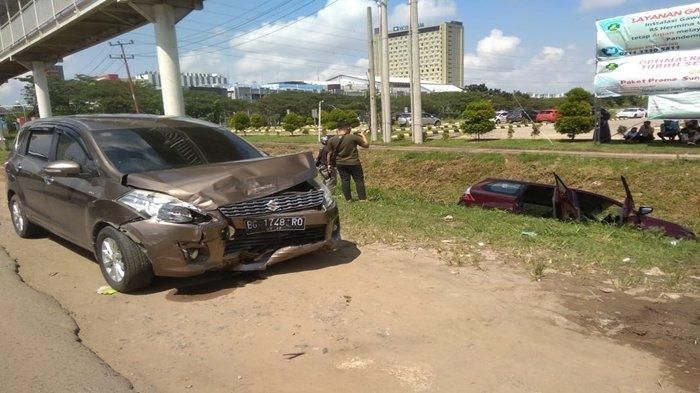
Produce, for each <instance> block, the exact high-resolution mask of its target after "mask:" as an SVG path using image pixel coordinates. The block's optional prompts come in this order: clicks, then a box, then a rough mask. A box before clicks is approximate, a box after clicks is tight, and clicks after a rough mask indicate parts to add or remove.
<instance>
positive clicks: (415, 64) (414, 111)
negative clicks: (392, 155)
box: [409, 0, 423, 144]
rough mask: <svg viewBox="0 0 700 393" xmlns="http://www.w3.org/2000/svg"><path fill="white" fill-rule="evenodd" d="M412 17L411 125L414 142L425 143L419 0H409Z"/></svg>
mask: <svg viewBox="0 0 700 393" xmlns="http://www.w3.org/2000/svg"><path fill="white" fill-rule="evenodd" d="M409 5H410V17H411V25H410V26H411V27H410V30H411V35H410V37H411V42H410V44H409V45H410V46H411V59H410V62H411V97H412V98H413V99H412V100H411V117H412V121H411V123H412V124H411V125H412V128H413V143H416V144H421V143H423V105H422V102H421V84H420V45H419V36H418V35H419V30H418V0H409Z"/></svg>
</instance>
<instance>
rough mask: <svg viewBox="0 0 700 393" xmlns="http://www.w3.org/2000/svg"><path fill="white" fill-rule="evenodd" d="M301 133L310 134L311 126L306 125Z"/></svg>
mask: <svg viewBox="0 0 700 393" xmlns="http://www.w3.org/2000/svg"><path fill="white" fill-rule="evenodd" d="M301 133H302V134H304V135H309V127H304V128H302V129H301Z"/></svg>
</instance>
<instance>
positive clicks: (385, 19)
mask: <svg viewBox="0 0 700 393" xmlns="http://www.w3.org/2000/svg"><path fill="white" fill-rule="evenodd" d="M388 2H389V0H377V4H378V5H379V15H380V18H381V27H380V30H381V33H382V47H381V49H382V51H381V57H382V136H383V138H384V143H389V142H391V98H390V97H389V95H390V94H391V90H390V86H389V16H388V14H387V3H388Z"/></svg>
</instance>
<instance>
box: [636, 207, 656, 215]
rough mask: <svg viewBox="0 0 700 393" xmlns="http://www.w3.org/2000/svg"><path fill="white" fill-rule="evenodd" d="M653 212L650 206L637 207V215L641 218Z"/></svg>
mask: <svg viewBox="0 0 700 393" xmlns="http://www.w3.org/2000/svg"><path fill="white" fill-rule="evenodd" d="M653 211H654V208H653V207H651V206H640V207H639V215H641V216H646V215H648V214H651V212H653Z"/></svg>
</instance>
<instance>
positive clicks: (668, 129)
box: [656, 120, 680, 142]
mask: <svg viewBox="0 0 700 393" xmlns="http://www.w3.org/2000/svg"><path fill="white" fill-rule="evenodd" d="M679 134H680V126H679V125H678V122H677V121H674V120H664V122H663V123H662V124H661V131H659V133H658V134H656V135H658V136H659V138H661V140H662V141H664V142H668V141H673V140H675V139H676V137H678V138H679V139H680V136H679ZM666 138H669V139H666Z"/></svg>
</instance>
